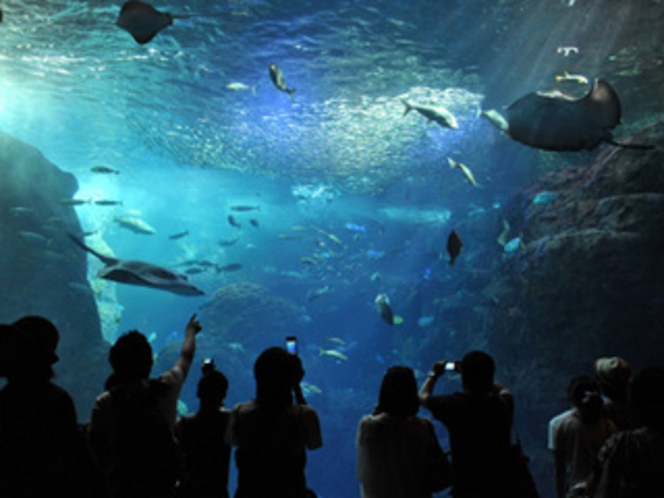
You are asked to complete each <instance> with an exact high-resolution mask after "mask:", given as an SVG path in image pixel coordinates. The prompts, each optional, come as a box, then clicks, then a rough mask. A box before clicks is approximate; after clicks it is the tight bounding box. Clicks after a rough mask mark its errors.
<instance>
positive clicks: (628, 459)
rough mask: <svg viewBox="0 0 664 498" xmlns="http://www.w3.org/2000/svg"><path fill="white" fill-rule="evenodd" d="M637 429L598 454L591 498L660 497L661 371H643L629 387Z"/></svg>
mask: <svg viewBox="0 0 664 498" xmlns="http://www.w3.org/2000/svg"><path fill="white" fill-rule="evenodd" d="M629 396H630V401H631V403H632V407H633V409H634V414H635V418H636V419H637V420H638V422H639V423H638V424H637V426H638V428H636V429H629V430H626V431H622V432H619V433H617V434H615V435H613V436H612V437H611V438H610V439H609V440H608V441H607V442H606V443H605V444H604V446H602V448H601V449H600V451H599V454H598V458H597V461H598V466H597V468H598V469H599V471H598V472H597V474H596V478H597V480H596V483H597V485H596V487H595V489H594V494H593V497H594V498H630V497H639V498H660V497H661V496H662V490H664V472H662V469H664V368H663V367H661V366H650V367H646V368H644V369H643V370H642V371H641V372H639V373H638V374H637V375H636V376H635V377H634V381H633V382H632V383H631V385H630V394H629Z"/></svg>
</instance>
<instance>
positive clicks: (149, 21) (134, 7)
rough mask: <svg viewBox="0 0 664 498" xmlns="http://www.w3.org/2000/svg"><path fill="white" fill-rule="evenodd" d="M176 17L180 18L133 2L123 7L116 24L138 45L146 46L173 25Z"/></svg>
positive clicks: (146, 4) (135, 0) (144, 4)
mask: <svg viewBox="0 0 664 498" xmlns="http://www.w3.org/2000/svg"><path fill="white" fill-rule="evenodd" d="M176 17H179V16H174V15H172V14H169V13H168V12H160V11H158V10H157V9H155V8H154V7H153V6H152V5H150V4H148V3H144V2H139V1H137V0H131V1H129V2H125V4H124V5H123V6H122V9H121V10H120V15H119V16H118V20H117V22H116V23H115V24H116V25H117V26H118V27H119V28H122V29H124V30H125V31H127V32H128V33H129V34H130V35H131V36H132V37H133V38H134V40H136V43H138V44H140V45H144V44H146V43H148V42H149V41H151V40H152V39H153V38H154V37H155V36H157V33H159V32H160V31H161V30H162V29H164V28H167V27H168V26H170V25H172V24H173V19H175V18H176Z"/></svg>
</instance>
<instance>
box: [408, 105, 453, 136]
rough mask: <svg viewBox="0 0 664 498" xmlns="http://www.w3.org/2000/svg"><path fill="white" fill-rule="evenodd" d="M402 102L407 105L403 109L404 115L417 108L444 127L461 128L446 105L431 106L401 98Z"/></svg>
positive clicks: (426, 116) (430, 119)
mask: <svg viewBox="0 0 664 498" xmlns="http://www.w3.org/2000/svg"><path fill="white" fill-rule="evenodd" d="M401 102H403V105H404V106H406V108H405V109H404V111H403V116H405V115H406V114H408V113H409V112H410V111H413V110H415V111H417V112H419V113H420V114H421V115H422V116H424V117H425V118H427V119H428V120H429V121H434V122H436V123H438V124H439V125H440V126H442V127H444V128H452V129H453V130H456V129H457V128H459V125H458V124H457V120H456V118H455V117H454V114H452V113H451V112H450V111H448V110H447V109H445V108H444V107H429V106H424V105H418V104H411V103H410V102H408V101H407V100H406V99H401Z"/></svg>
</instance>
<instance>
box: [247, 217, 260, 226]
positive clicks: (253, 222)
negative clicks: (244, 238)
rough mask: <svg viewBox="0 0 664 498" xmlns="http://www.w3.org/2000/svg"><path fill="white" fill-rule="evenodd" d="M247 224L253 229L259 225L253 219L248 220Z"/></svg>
mask: <svg viewBox="0 0 664 498" xmlns="http://www.w3.org/2000/svg"><path fill="white" fill-rule="evenodd" d="M249 224H250V225H251V226H252V227H254V228H259V227H260V223H258V220H257V219H254V218H252V219H250V220H249Z"/></svg>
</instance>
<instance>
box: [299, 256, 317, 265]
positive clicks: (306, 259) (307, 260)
mask: <svg viewBox="0 0 664 498" xmlns="http://www.w3.org/2000/svg"><path fill="white" fill-rule="evenodd" d="M300 263H302V264H304V265H310V266H315V265H317V264H318V261H316V260H315V259H314V258H310V257H308V256H303V257H301V258H300Z"/></svg>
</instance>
